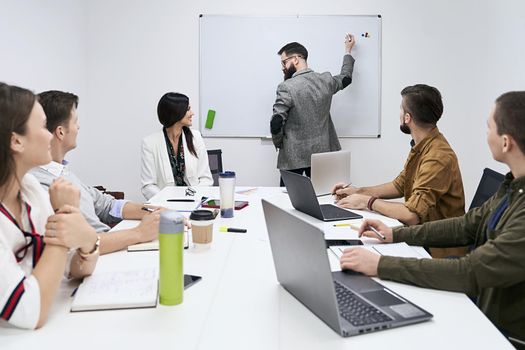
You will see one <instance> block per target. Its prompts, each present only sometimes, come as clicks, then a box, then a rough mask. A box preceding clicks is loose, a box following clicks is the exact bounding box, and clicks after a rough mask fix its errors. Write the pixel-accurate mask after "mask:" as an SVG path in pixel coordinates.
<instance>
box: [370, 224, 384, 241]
mask: <svg viewBox="0 0 525 350" xmlns="http://www.w3.org/2000/svg"><path fill="white" fill-rule="evenodd" d="M368 229H370V230H371V231H374V233H375V234H376V236H377V237H379V238H381V239H382V240H385V239H386V237H385V235H383V234H382V233H381V232H379V231H378V230H376V229H375V228H374V227H373V226H370V225H369V226H368Z"/></svg>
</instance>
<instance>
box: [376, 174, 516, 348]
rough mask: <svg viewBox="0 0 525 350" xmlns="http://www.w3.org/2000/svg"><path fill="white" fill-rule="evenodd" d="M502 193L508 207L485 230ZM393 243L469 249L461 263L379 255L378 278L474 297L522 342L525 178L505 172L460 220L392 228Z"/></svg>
mask: <svg viewBox="0 0 525 350" xmlns="http://www.w3.org/2000/svg"><path fill="white" fill-rule="evenodd" d="M507 192H508V193H509V206H508V208H507V209H506V210H505V212H504V213H503V215H502V216H501V219H500V220H499V222H498V223H497V225H496V227H495V228H494V230H489V229H488V228H487V226H488V221H489V218H490V216H491V214H492V212H493V211H494V210H495V209H496V208H497V207H498V205H499V204H500V202H501V201H502V199H503V197H504V196H505V194H506V193H507ZM486 237H488V239H487V238H486ZM394 241H396V242H407V243H408V244H411V245H425V246H430V247H453V246H464V245H471V244H473V245H474V246H475V250H473V251H472V253H470V254H469V255H467V256H465V257H463V258H460V259H434V260H432V259H420V260H418V259H413V258H398V257H390V256H382V257H381V259H380V260H379V267H378V275H379V277H380V278H383V279H389V280H393V281H399V282H404V283H410V284H414V285H418V286H421V287H426V288H435V289H443V290H449V291H455V292H463V293H468V294H470V295H477V296H478V306H479V308H480V309H481V310H482V311H483V312H484V313H485V315H487V317H488V318H489V319H490V320H491V321H492V322H493V323H494V324H495V325H496V326H497V327H499V328H500V329H501V330H503V331H504V332H506V333H508V334H509V335H513V336H515V337H517V338H520V339H525V177H520V178H518V179H514V177H513V176H512V174H510V173H509V174H507V175H506V177H505V181H504V182H503V184H502V185H501V187H500V188H499V190H498V192H497V193H496V194H495V195H494V196H493V197H491V198H490V199H489V200H487V202H485V203H484V204H483V206H481V207H479V208H476V209H472V210H470V211H469V212H468V213H466V214H465V215H464V216H461V217H457V218H452V219H445V220H440V221H434V222H429V223H425V224H424V225H420V226H414V227H403V228H399V229H395V230H394Z"/></svg>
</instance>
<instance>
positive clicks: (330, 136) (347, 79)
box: [270, 34, 355, 186]
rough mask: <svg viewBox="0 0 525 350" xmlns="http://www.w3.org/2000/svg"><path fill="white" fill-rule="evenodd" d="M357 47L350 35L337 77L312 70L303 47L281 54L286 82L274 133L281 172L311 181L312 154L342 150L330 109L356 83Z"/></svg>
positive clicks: (280, 91) (277, 102)
mask: <svg viewBox="0 0 525 350" xmlns="http://www.w3.org/2000/svg"><path fill="white" fill-rule="evenodd" d="M354 44H355V39H354V36H353V35H352V34H346V37H345V52H346V53H345V55H344V58H343V66H342V68H341V74H339V75H336V76H332V74H330V73H329V72H325V73H316V72H314V71H313V70H311V69H310V68H308V63H307V59H308V51H307V50H306V48H305V47H304V46H303V45H301V44H299V43H296V42H292V43H288V44H286V45H284V46H283V47H282V48H281V49H280V50H279V52H278V53H277V54H278V55H280V57H281V66H282V71H283V74H284V81H283V82H282V83H280V84H279V86H278V87H277V97H276V99H275V104H274V105H273V115H272V119H271V121H270V130H271V133H272V140H273V143H274V145H275V147H276V148H277V149H279V155H278V158H277V168H278V169H281V170H288V171H293V172H294V173H297V174H303V173H305V174H306V176H308V177H309V176H310V156H311V155H312V153H320V152H330V151H339V150H340V149H341V144H340V143H339V139H338V137H337V133H336V131H335V127H334V123H333V121H332V118H331V116H330V106H331V104H332V96H333V95H334V94H335V93H336V92H338V91H339V90H342V89H344V88H346V87H347V86H348V85H350V83H351V82H352V72H353V70H354V58H353V57H352V55H351V54H350V53H351V51H352V48H353V47H354ZM281 186H284V183H283V181H282V179H281Z"/></svg>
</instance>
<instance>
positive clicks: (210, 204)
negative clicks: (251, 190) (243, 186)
mask: <svg viewBox="0 0 525 350" xmlns="http://www.w3.org/2000/svg"><path fill="white" fill-rule="evenodd" d="M246 206H248V202H247V201H235V210H240V209H242V208H244V207H246ZM202 207H203V208H220V207H221V201H220V200H218V199H210V200H208V201H206V202H204V203H203V204H202Z"/></svg>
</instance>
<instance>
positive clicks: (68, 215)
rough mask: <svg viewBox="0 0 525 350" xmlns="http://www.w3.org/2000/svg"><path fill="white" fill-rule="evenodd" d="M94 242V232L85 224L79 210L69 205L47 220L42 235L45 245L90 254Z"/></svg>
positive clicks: (95, 234) (95, 236)
mask: <svg viewBox="0 0 525 350" xmlns="http://www.w3.org/2000/svg"><path fill="white" fill-rule="evenodd" d="M96 240H97V233H96V232H95V230H94V229H93V228H92V227H91V225H89V224H88V223H87V221H86V219H85V218H84V216H83V215H82V213H81V212H80V210H79V209H78V208H75V207H73V206H71V205H65V206H63V207H61V208H60V209H59V210H58V212H57V213H56V214H55V215H51V216H50V217H49V218H48V219H47V224H46V231H45V235H44V242H45V243H46V244H52V245H59V246H63V247H66V248H69V249H78V248H80V249H81V250H82V251H83V252H90V251H91V250H93V247H94V246H95V242H96Z"/></svg>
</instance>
